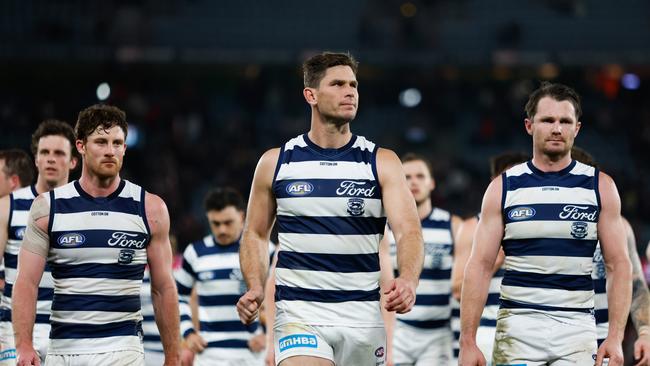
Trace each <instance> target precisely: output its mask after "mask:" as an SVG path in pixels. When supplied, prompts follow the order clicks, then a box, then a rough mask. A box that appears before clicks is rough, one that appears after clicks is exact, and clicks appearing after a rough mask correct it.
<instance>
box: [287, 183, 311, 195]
mask: <svg viewBox="0 0 650 366" xmlns="http://www.w3.org/2000/svg"><path fill="white" fill-rule="evenodd" d="M286 190H287V193H288V194H289V195H290V196H307V195H309V194H311V193H312V192H313V191H314V186H313V185H312V184H311V183H309V182H293V183H291V184H289V185H288V186H287V188H286Z"/></svg>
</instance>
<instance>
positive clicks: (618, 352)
mask: <svg viewBox="0 0 650 366" xmlns="http://www.w3.org/2000/svg"><path fill="white" fill-rule="evenodd" d="M604 358H609V366H623V347H622V346H621V342H620V341H617V340H615V339H613V338H609V337H607V338H605V341H603V343H602V344H601V345H600V347H599V348H598V353H597V354H596V366H602V364H603V359H604Z"/></svg>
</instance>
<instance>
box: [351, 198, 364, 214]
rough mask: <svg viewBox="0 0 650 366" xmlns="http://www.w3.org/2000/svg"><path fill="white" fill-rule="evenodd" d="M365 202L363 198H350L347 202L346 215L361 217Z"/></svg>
mask: <svg viewBox="0 0 650 366" xmlns="http://www.w3.org/2000/svg"><path fill="white" fill-rule="evenodd" d="M365 207H366V202H365V201H364V200H363V198H350V199H349V200H348V213H349V214H350V215H351V216H361V215H363V213H364V212H365Z"/></svg>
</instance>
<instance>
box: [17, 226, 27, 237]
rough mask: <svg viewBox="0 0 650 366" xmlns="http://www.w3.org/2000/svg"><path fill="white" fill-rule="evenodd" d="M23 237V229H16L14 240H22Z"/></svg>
mask: <svg viewBox="0 0 650 366" xmlns="http://www.w3.org/2000/svg"><path fill="white" fill-rule="evenodd" d="M24 236H25V228H24V227H21V228H18V229H16V239H22V238H23V237H24Z"/></svg>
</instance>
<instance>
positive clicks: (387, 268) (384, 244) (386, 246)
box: [379, 235, 396, 366]
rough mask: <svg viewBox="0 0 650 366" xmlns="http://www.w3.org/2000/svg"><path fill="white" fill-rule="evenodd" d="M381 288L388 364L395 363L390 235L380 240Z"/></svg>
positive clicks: (393, 277) (393, 276) (389, 365)
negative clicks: (389, 304) (390, 307)
mask: <svg viewBox="0 0 650 366" xmlns="http://www.w3.org/2000/svg"><path fill="white" fill-rule="evenodd" d="M379 268H380V275H379V288H380V289H381V305H382V309H381V316H382V318H383V319H384V327H385V329H386V365H387V366H391V365H392V364H393V362H392V358H393V332H394V328H395V321H396V318H395V313H393V312H390V311H387V310H386V303H387V293H389V292H390V286H391V283H392V281H393V280H394V279H395V275H394V272H393V264H392V263H391V258H390V243H389V242H388V237H387V236H386V235H384V238H383V239H382V240H381V241H380V242H379Z"/></svg>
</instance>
